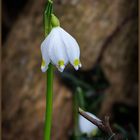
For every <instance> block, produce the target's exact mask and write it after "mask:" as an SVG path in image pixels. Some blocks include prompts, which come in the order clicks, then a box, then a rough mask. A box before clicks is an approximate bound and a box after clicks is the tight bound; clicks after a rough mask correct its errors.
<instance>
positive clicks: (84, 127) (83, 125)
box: [79, 112, 100, 134]
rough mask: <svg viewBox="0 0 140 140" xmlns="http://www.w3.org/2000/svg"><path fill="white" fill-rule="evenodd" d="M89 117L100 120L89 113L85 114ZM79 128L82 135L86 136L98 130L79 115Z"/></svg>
mask: <svg viewBox="0 0 140 140" xmlns="http://www.w3.org/2000/svg"><path fill="white" fill-rule="evenodd" d="M86 113H87V114H88V115H89V116H91V117H93V118H95V119H97V120H100V119H98V118H97V117H96V116H95V115H93V114H91V113H89V112H86ZM79 128H80V130H81V132H82V133H87V134H90V133H92V132H93V131H97V130H98V127H97V126H95V125H94V124H92V123H91V122H90V121H88V120H87V119H85V118H84V117H83V116H81V115H79Z"/></svg>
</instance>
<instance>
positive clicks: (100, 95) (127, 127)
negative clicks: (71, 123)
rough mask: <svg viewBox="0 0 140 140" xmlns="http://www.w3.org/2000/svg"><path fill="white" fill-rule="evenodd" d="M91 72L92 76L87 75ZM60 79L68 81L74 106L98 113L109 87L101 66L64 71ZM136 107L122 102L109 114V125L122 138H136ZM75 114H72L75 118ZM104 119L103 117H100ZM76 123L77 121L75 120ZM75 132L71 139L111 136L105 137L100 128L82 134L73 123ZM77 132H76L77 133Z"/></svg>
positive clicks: (104, 139)
mask: <svg viewBox="0 0 140 140" xmlns="http://www.w3.org/2000/svg"><path fill="white" fill-rule="evenodd" d="M91 73H92V78H91V77H90V76H89V75H90V74H91ZM61 76H62V81H64V82H65V81H69V82H68V83H67V86H69V87H71V88H72V89H73V91H74V106H75V107H77V108H78V107H81V108H83V109H84V110H86V111H88V112H91V113H93V114H95V115H98V114H99V113H100V104H101V103H102V101H103V100H104V97H105V96H106V94H107V93H105V91H106V89H107V88H108V87H109V82H108V80H107V79H106V77H105V75H104V73H103V71H102V69H101V67H100V66H99V65H98V66H97V67H95V68H94V70H93V71H89V72H79V73H74V72H73V73H70V72H69V71H66V72H64V73H63V74H62V75H61ZM132 109H133V111H134V114H137V108H132V107H130V106H125V105H124V104H116V105H114V108H113V114H111V116H110V118H111V127H112V129H113V131H114V132H115V133H120V134H121V135H122V136H123V137H124V140H127V139H131V140H137V139H138V134H137V129H138V125H137V121H136V119H137V116H135V115H134V114H132V112H131V110H132ZM76 117H77V114H74V118H75V119H76ZM102 119H104V118H102ZM76 123H77V122H76ZM75 125H77V126H76V130H75V129H74V130H75V131H76V132H74V133H73V135H72V137H71V140H111V139H113V138H111V137H110V138H109V137H107V136H106V135H105V134H104V133H103V132H101V131H100V130H99V131H98V132H97V133H96V135H95V134H94V135H92V134H91V135H90V136H89V135H87V134H82V133H81V132H80V130H79V128H78V124H75ZM77 132H78V133H77Z"/></svg>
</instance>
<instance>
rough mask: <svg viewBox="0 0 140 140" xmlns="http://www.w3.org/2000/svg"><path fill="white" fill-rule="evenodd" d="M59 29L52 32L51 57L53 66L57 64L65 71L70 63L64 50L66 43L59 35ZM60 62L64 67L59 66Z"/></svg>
mask: <svg viewBox="0 0 140 140" xmlns="http://www.w3.org/2000/svg"><path fill="white" fill-rule="evenodd" d="M58 28H59V27H56V28H53V29H52V31H51V33H50V34H51V43H52V45H51V46H49V57H50V59H51V61H52V63H53V64H55V65H56V66H57V67H58V68H59V70H60V71H63V70H64V67H65V65H66V64H67V63H68V57H67V54H66V51H65V48H64V43H63V41H62V39H61V37H60V35H59V32H58ZM59 61H63V62H64V65H61V66H60V65H59Z"/></svg>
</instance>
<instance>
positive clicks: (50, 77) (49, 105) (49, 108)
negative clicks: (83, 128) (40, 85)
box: [44, 64, 53, 140]
mask: <svg viewBox="0 0 140 140" xmlns="http://www.w3.org/2000/svg"><path fill="white" fill-rule="evenodd" d="M46 86H47V89H46V114H45V133H44V140H50V134H51V123H52V106H53V65H52V64H49V68H48V70H47V85H46Z"/></svg>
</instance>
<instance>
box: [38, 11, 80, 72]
mask: <svg viewBox="0 0 140 140" xmlns="http://www.w3.org/2000/svg"><path fill="white" fill-rule="evenodd" d="M51 25H52V30H51V32H50V33H49V35H48V36H47V37H46V38H45V40H44V41H43V42H42V44H41V53H42V59H43V61H42V65H41V70H42V72H45V71H46V70H47V69H48V65H49V63H52V64H54V65H55V66H56V67H57V68H58V70H59V71H60V72H63V70H64V68H65V66H66V65H67V63H68V62H70V63H71V64H72V65H73V66H74V68H75V69H76V70H78V69H79V68H80V67H81V62H80V60H79V58H80V49H79V45H78V43H77V41H76V40H75V39H74V38H73V37H72V36H71V35H70V34H69V33H67V32H66V31H65V30H64V29H62V28H61V27H60V26H59V25H60V24H59V20H58V19H57V18H56V17H55V16H54V15H53V14H52V16H51Z"/></svg>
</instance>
